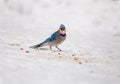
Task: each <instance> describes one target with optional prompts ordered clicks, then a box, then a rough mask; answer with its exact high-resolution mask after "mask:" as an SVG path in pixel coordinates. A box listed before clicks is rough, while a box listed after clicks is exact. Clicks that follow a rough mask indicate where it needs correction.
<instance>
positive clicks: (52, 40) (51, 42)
mask: <svg viewBox="0 0 120 84" xmlns="http://www.w3.org/2000/svg"><path fill="white" fill-rule="evenodd" d="M65 39H66V29H65V26H64V25H63V24H61V25H60V28H59V30H58V31H56V32H55V33H53V34H52V35H51V36H50V37H49V38H47V39H46V40H45V41H43V42H42V43H40V44H37V45H33V46H31V48H39V47H43V46H50V49H52V47H53V46H55V47H56V48H57V49H58V50H59V51H61V49H59V48H58V45H59V44H61V43H62V42H64V40H65Z"/></svg>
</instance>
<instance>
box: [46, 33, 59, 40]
mask: <svg viewBox="0 0 120 84" xmlns="http://www.w3.org/2000/svg"><path fill="white" fill-rule="evenodd" d="M56 37H57V33H56V32H55V33H53V34H52V35H51V37H49V38H47V39H46V40H45V41H44V42H51V41H54V40H56Z"/></svg>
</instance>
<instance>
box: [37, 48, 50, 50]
mask: <svg viewBox="0 0 120 84" xmlns="http://www.w3.org/2000/svg"><path fill="white" fill-rule="evenodd" d="M39 50H50V49H48V48H39Z"/></svg>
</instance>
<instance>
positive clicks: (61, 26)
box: [59, 24, 66, 35]
mask: <svg viewBox="0 0 120 84" xmlns="http://www.w3.org/2000/svg"><path fill="white" fill-rule="evenodd" d="M59 32H60V34H63V35H64V34H66V29H65V26H64V25H63V24H61V25H60V28H59Z"/></svg>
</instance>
